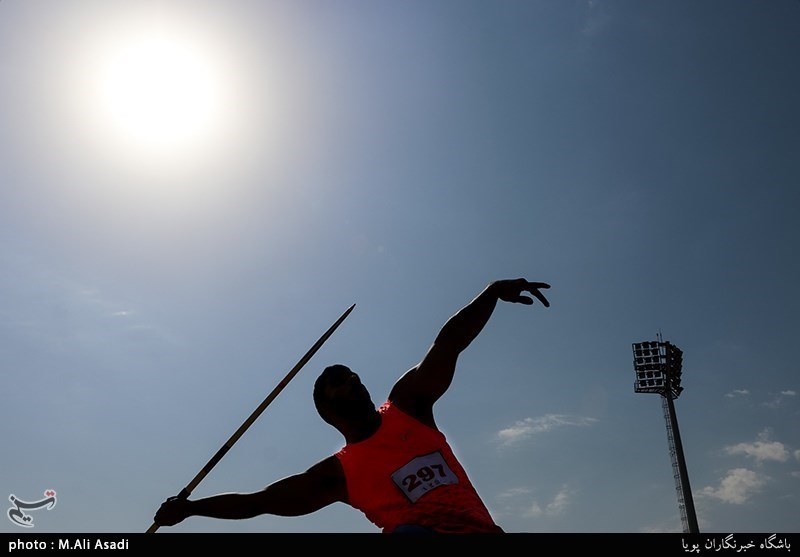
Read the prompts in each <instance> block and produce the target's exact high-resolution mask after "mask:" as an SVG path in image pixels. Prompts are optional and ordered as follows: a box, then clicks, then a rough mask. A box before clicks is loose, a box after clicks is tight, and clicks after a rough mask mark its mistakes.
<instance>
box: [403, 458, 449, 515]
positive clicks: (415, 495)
mask: <svg viewBox="0 0 800 557" xmlns="http://www.w3.org/2000/svg"><path fill="white" fill-rule="evenodd" d="M392 481H394V483H395V485H396V486H397V487H399V488H400V491H402V492H403V494H404V495H405V496H406V497H408V500H409V501H411V502H412V503H414V502H416V501H417V499H419V498H420V497H422V496H423V495H425V494H426V493H427V492H429V491H430V490H432V489H436V488H437V487H439V486H442V485H446V484H457V483H458V476H456V475H455V473H453V471H452V470H451V469H450V467H449V466H448V465H447V462H445V460H444V457H443V456H442V453H440V452H439V451H436V452H435V453H431V454H426V455H423V456H418V457H416V458H415V459H413V460H411V461H410V462H409V463H408V464H406V465H404V466H403V467H402V468H399V469H398V470H396V471H395V472H394V473H393V474H392Z"/></svg>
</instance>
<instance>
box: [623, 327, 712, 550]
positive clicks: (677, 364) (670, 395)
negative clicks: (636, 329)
mask: <svg viewBox="0 0 800 557" xmlns="http://www.w3.org/2000/svg"><path fill="white" fill-rule="evenodd" d="M682 367H683V351H682V350H681V349H680V348H678V347H677V346H675V345H674V344H672V343H670V342H664V341H663V339H662V338H661V333H659V334H658V340H657V341H647V342H637V343H634V344H633V369H634V372H635V373H636V381H635V383H634V391H635V392H637V393H656V394H659V395H661V402H662V404H661V406H662V407H663V409H664V419H665V420H666V422H667V441H668V442H669V454H670V458H671V459H672V472H673V475H674V477H675V489H676V491H677V493H678V509H680V512H681V521H682V522H683V531H684V532H685V533H691V534H697V533H699V531H700V530H699V528H698V527H697V515H696V514H695V510H694V500H693V499H692V489H691V487H690V486H689V474H688V472H687V471H686V460H685V459H684V457H683V445H682V444H681V434H680V430H679V429H678V418H677V416H676V415H675V404H674V402H673V401H674V400H675V399H676V398H678V396H680V394H681V392H682V391H683V387H681V373H682Z"/></svg>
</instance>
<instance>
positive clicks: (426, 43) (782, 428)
mask: <svg viewBox="0 0 800 557" xmlns="http://www.w3.org/2000/svg"><path fill="white" fill-rule="evenodd" d="M798 52H800V2H798V1H796V0H759V1H753V0H724V1H723V0H710V1H705V2H697V1H694V0H669V1H657V2H640V1H637V0H564V1H561V0H526V1H522V2H517V1H506V0H502V1H491V2H490V1H471V0H453V1H449V0H436V1H417V0H411V1H402V2H400V1H383V0H333V1H323V0H316V1H309V0H299V1H292V2H288V1H282V2H263V1H255V0H253V1H247V0H226V1H225V2H211V1H202V0H192V1H188V0H187V1H178V0H174V1H170V0H162V1H152V0H145V1H143V0H136V1H133V0H131V1H117V2H107V1H104V0H70V1H62V0H49V1H48V0H38V1H23V0H2V1H0V265H2V267H1V268H0V287H1V289H2V293H3V295H2V297H0V355H1V356H2V367H3V371H2V375H0V390H2V393H3V404H2V405H0V441H2V454H3V458H2V459H0V462H2V464H0V478H2V480H1V481H0V490H1V491H2V497H3V500H4V501H7V500H8V497H9V496H10V495H12V494H13V495H15V496H16V497H18V498H19V499H22V500H25V501H29V502H30V501H36V500H39V499H41V498H43V493H44V491H45V490H48V489H52V490H55V491H56V492H57V505H56V506H55V507H54V508H52V509H50V510H46V509H38V510H35V511H31V512H30V516H32V517H33V519H34V523H35V526H34V530H35V531H36V532H144V531H145V530H146V529H147V528H148V527H149V526H150V525H151V523H152V517H153V514H154V512H155V511H156V509H157V508H158V506H159V504H160V503H161V501H163V500H164V499H165V498H167V497H168V496H171V495H175V494H177V493H178V492H179V491H180V490H181V488H183V487H184V486H185V485H186V484H188V483H189V481H190V480H191V479H192V478H193V477H194V476H195V475H196V474H197V473H198V472H199V471H200V469H201V468H202V466H203V465H204V464H205V463H206V462H207V461H208V459H209V458H211V456H212V455H213V454H214V453H215V452H216V451H217V449H219V448H220V447H221V446H222V445H223V443H224V442H225V441H226V440H227V439H228V438H229V436H230V435H231V434H232V433H233V432H234V431H235V430H236V429H237V428H238V427H239V425H240V424H241V423H242V422H243V421H244V420H245V419H246V418H247V416H249V415H250V413H251V412H252V411H253V410H254V409H255V408H256V407H257V406H258V405H259V403H260V402H261V401H262V400H263V399H264V397H266V395H267V394H268V393H269V392H270V391H271V390H272V389H273V388H274V387H275V385H276V384H277V383H278V381H280V379H281V378H283V376H284V375H285V374H286V373H287V372H288V371H289V370H290V369H291V368H292V366H293V365H294V364H295V363H296V362H297V361H298V360H299V359H300V357H301V356H302V355H303V354H304V353H305V352H306V351H307V350H308V349H309V348H310V346H311V345H312V344H313V342H314V341H315V340H316V339H317V338H318V337H319V336H320V335H321V334H322V333H323V332H324V331H325V330H326V329H327V328H328V327H329V326H330V325H331V324H332V323H333V322H334V321H335V320H336V318H337V317H338V316H339V315H341V314H342V312H343V311H344V310H345V309H347V308H348V307H349V306H350V305H351V304H356V308H355V309H354V311H353V312H352V313H351V314H350V316H349V317H348V318H347V320H346V321H345V322H344V323H343V324H342V325H341V327H340V328H339V329H338V330H337V331H336V333H335V335H334V336H333V337H331V339H330V340H329V341H328V342H327V343H326V344H325V346H323V348H322V349H321V350H320V351H319V352H318V353H317V354H316V355H315V356H314V358H313V359H312V360H311V361H310V362H309V363H308V364H307V366H306V367H305V368H304V369H303V370H302V371H301V372H300V373H299V374H298V375H297V376H296V377H295V379H294V380H293V381H292V382H291V383H290V384H289V385H288V386H287V387H286V388H285V389H284V391H283V392H282V393H281V394H280V396H279V397H278V398H277V399H276V400H275V401H274V402H273V403H272V404H271V405H270V406H269V407H268V408H267V410H266V411H265V412H264V413H263V414H262V415H261V417H260V418H259V419H258V421H257V422H256V423H255V424H254V425H253V426H252V427H251V428H250V429H249V430H248V431H247V432H246V433H245V435H244V436H243V437H242V438H241V439H240V440H239V441H238V443H237V444H236V445H235V446H234V447H233V449H231V451H230V452H229V453H228V454H227V455H226V456H225V458H224V459H223V460H222V461H221V462H220V463H219V464H218V465H217V466H216V467H215V468H214V469H213V470H212V471H211V473H210V474H209V475H208V476H207V477H206V478H205V479H204V480H203V482H202V483H201V484H200V485H199V486H198V487H197V488H196V489H195V491H194V493H193V496H197V497H199V496H206V495H212V494H215V493H219V492H224V491H252V490H257V489H260V488H261V487H263V486H264V485H266V484H268V483H270V482H272V481H274V480H277V479H279V478H282V477H284V476H286V475H289V474H292V473H295V472H300V471H302V470H305V469H306V468H307V467H308V466H310V465H311V464H313V463H315V462H317V461H318V460H320V459H322V458H324V457H326V456H328V455H330V454H331V453H332V452H334V451H336V450H337V449H338V448H339V447H340V446H341V444H342V441H343V439H342V438H341V437H340V436H339V434H338V433H337V432H336V431H335V430H334V429H332V428H331V427H330V426H328V425H327V424H325V423H324V422H322V420H321V419H320V418H319V417H318V416H317V415H316V412H315V410H314V408H313V404H312V399H311V389H312V384H313V381H314V379H315V378H316V376H317V374H318V373H319V372H320V371H321V369H322V368H323V367H324V366H326V365H329V364H332V363H345V364H348V365H350V366H351V367H352V368H353V369H354V370H355V371H356V372H358V373H359V374H360V375H361V376H362V379H363V381H364V383H365V384H366V385H367V387H368V388H369V389H370V391H371V392H372V395H373V399H374V400H375V401H376V402H378V401H380V400H382V399H383V398H384V397H385V396H386V394H387V393H388V391H389V389H390V388H391V386H392V384H393V383H394V381H395V380H396V379H397V378H398V377H399V376H400V375H401V374H402V373H403V372H404V371H406V370H407V369H408V368H410V367H411V366H413V365H414V364H416V363H417V362H418V361H419V359H420V358H421V357H422V355H423V354H424V353H425V351H426V350H427V348H428V346H429V345H430V343H431V342H432V340H433V338H434V336H435V335H436V333H437V332H438V330H439V328H440V327H441V326H442V324H443V323H444V322H445V321H446V320H447V318H448V317H450V316H451V315H452V314H453V313H455V311H457V310H458V309H459V308H460V307H462V306H463V305H464V304H466V303H467V302H468V301H469V300H470V299H471V298H472V297H473V296H475V295H476V294H477V293H478V292H479V291H480V290H481V289H482V288H483V287H484V286H485V285H486V284H487V283H488V282H489V281H491V280H494V279H499V278H517V277H525V278H527V279H529V280H533V281H544V282H548V283H550V284H551V285H552V288H551V289H550V290H549V291H548V292H547V296H548V298H549V300H550V302H551V307H550V308H543V307H542V306H541V305H539V304H537V305H534V306H522V305H514V304H501V305H499V306H498V307H497V309H496V311H495V313H494V315H493V316H492V319H491V320H490V322H489V323H488V324H487V326H486V328H485V329H484V331H483V332H482V334H481V335H480V336H479V337H478V338H477V339H476V340H475V342H474V343H473V344H472V345H471V346H470V347H469V348H468V349H467V350H466V351H465V352H464V353H463V354H462V355H461V358H460V359H459V366H458V372H457V375H456V378H455V381H454V383H453V385H452V387H451V389H450V390H449V391H448V392H447V393H446V394H445V396H444V397H443V398H442V399H441V400H440V401H439V402H438V403H437V406H436V408H435V411H436V417H437V421H438V423H439V424H440V427H441V428H442V430H443V431H444V432H445V434H446V435H447V437H448V439H449V440H450V442H451V444H452V446H453V447H454V450H455V451H456V453H457V454H458V455H459V457H460V459H461V461H462V463H463V464H464V466H465V468H466V470H467V472H468V473H469V475H470V477H471V479H472V481H473V483H474V484H475V485H476V487H477V489H478V491H479V493H480V494H481V495H482V497H483V498H484V500H485V501H486V504H487V506H488V507H489V508H490V510H491V512H492V514H493V515H494V517H495V519H496V520H497V522H498V523H499V524H500V525H501V526H503V528H504V529H505V530H506V531H508V532H568V533H569V532H629V533H634V532H680V531H682V523H681V519H680V515H679V510H678V501H677V497H676V486H675V481H674V479H673V471H672V466H671V462H670V457H669V450H668V449H669V447H668V442H667V434H666V427H665V420H664V414H663V411H662V406H661V399H660V397H659V396H658V395H653V394H637V393H634V389H633V383H634V373H633V357H632V351H631V345H632V343H635V342H641V341H645V340H655V339H656V337H657V335H658V334H659V333H660V334H661V335H662V336H663V338H664V340H667V341H670V342H672V343H674V344H676V345H677V346H678V347H680V348H681V349H682V350H683V352H684V366H683V386H684V387H685V391H684V392H683V394H681V396H680V397H679V398H678V399H677V400H676V403H675V406H676V409H677V416H678V422H679V424H680V434H681V437H682V440H683V446H684V451H685V456H686V463H687V467H688V471H689V478H690V484H691V488H692V491H693V494H694V495H693V500H694V504H695V507H696V510H697V516H698V519H699V525H700V529H701V531H706V532H797V531H798V525H800V397H799V396H798V393H799V391H800V383H799V382H798V381H799V380H798V377H799V375H798V364H797V362H798V358H797V345H798V338H800V327H799V326H798V315H800V296H798V284H800V264H799V263H798V257H797V244H798V237H799V233H800V224H798V223H799V222H800V221H799V220H798V219H797V216H796V212H797V209H798V204H799V203H800V194H798V191H800V190H799V187H800V104H798V99H800V65H798V62H797V60H798ZM7 504H8V505H9V506H10V503H7ZM171 530H172V531H176V532H177V531H180V532H199V531H208V532H376V531H377V529H376V528H375V527H374V526H372V525H371V524H370V523H369V522H368V521H367V520H366V519H365V518H364V517H363V516H362V515H361V514H360V513H359V512H357V511H354V510H352V509H350V508H348V507H346V506H344V505H338V504H337V505H334V506H332V507H329V508H327V509H324V510H322V511H320V512H318V513H316V514H313V515H310V516H307V517H298V518H277V517H270V516H263V517H258V518H255V519H252V520H248V521H231V522H227V521H215V520H211V519H204V518H196V517H195V518H190V519H188V520H187V521H186V522H184V523H182V524H180V525H178V526H176V527H174V528H173V529H171ZM0 531H4V532H15V533H16V532H22V531H23V529H22V528H20V527H19V526H17V525H15V524H13V523H12V522H11V521H10V520H8V518H7V517H6V518H4V519H3V520H2V521H0Z"/></svg>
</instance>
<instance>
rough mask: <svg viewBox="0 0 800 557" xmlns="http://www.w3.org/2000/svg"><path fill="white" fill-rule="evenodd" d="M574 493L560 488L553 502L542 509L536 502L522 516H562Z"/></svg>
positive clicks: (565, 488)
mask: <svg viewBox="0 0 800 557" xmlns="http://www.w3.org/2000/svg"><path fill="white" fill-rule="evenodd" d="M573 495H574V492H573V491H572V490H570V489H569V488H567V487H566V486H565V487H562V488H561V490H560V491H559V492H558V493H556V495H555V497H553V500H552V501H550V502H549V503H547V504H546V505H545V506H544V507H542V506H541V505H540V504H539V503H538V502H537V501H534V502H533V503H531V505H530V506H529V507H528V510H527V511H525V512H524V516H526V517H541V516H556V515H560V514H563V513H564V511H565V510H566V509H567V507H568V506H569V504H570V502H571V500H572V497H573Z"/></svg>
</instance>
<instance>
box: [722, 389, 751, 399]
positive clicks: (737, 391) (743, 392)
mask: <svg viewBox="0 0 800 557" xmlns="http://www.w3.org/2000/svg"><path fill="white" fill-rule="evenodd" d="M749 394H750V391H748V390H747V389H734V390H733V391H731V392H729V393H727V394H726V395H725V396H726V397H728V398H734V397H737V396H747V395H749Z"/></svg>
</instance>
